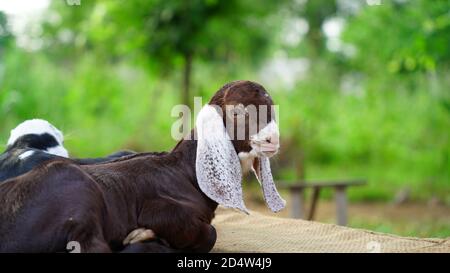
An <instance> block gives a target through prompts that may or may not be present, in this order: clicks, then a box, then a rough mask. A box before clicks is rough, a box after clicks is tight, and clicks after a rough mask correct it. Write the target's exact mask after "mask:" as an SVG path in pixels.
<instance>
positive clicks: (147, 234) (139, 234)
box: [123, 228, 156, 245]
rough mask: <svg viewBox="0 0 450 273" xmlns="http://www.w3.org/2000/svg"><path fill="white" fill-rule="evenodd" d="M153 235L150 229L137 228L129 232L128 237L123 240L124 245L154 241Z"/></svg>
mask: <svg viewBox="0 0 450 273" xmlns="http://www.w3.org/2000/svg"><path fill="white" fill-rule="evenodd" d="M155 238H156V236H155V233H154V232H153V230H151V229H145V228H138V229H135V230H133V231H132V232H130V234H128V236H127V237H126V238H125V240H123V244H124V245H128V244H135V243H138V242H143V241H147V240H150V239H155Z"/></svg>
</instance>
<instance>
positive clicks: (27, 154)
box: [19, 151, 34, 160]
mask: <svg viewBox="0 0 450 273" xmlns="http://www.w3.org/2000/svg"><path fill="white" fill-rule="evenodd" d="M33 154H34V151H26V152H24V153H22V154H21V155H19V159H20V160H24V159H25V158H27V157H30V156H32V155H33Z"/></svg>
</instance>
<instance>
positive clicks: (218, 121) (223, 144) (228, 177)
mask: <svg viewBox="0 0 450 273" xmlns="http://www.w3.org/2000/svg"><path fill="white" fill-rule="evenodd" d="M219 109H220V108H219ZM219 113H221V111H220V112H219V111H218V110H216V109H215V107H214V106H211V105H206V106H204V107H203V108H202V110H200V112H199V113H198V116H197V121H196V128H197V137H198V141H197V158H196V162H195V168H196V174H197V181H198V185H199V186H200V189H201V190H202V191H203V192H204V193H205V194H206V195H207V196H208V197H209V198H211V199H212V200H214V201H216V202H217V203H219V204H220V205H222V206H225V207H229V208H235V209H239V210H241V211H243V212H245V213H248V210H247V208H246V207H245V204H244V199H243V197H242V173H241V165H240V162H239V158H238V155H237V153H236V151H235V150H234V147H233V144H232V143H231V140H230V137H229V135H228V133H227V131H226V129H225V126H224V124H223V120H222V117H221V115H220V114H219Z"/></svg>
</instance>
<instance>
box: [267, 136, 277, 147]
mask: <svg viewBox="0 0 450 273" xmlns="http://www.w3.org/2000/svg"><path fill="white" fill-rule="evenodd" d="M266 142H267V143H269V144H275V145H276V144H278V142H279V140H278V137H276V136H268V137H266Z"/></svg>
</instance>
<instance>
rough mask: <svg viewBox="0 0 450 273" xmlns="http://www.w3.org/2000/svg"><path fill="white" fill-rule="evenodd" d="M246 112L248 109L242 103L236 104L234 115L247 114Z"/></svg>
mask: <svg viewBox="0 0 450 273" xmlns="http://www.w3.org/2000/svg"><path fill="white" fill-rule="evenodd" d="M246 112H247V111H246V109H245V106H244V105H242V104H238V105H236V106H235V107H234V109H233V115H234V116H242V115H245V114H246Z"/></svg>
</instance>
